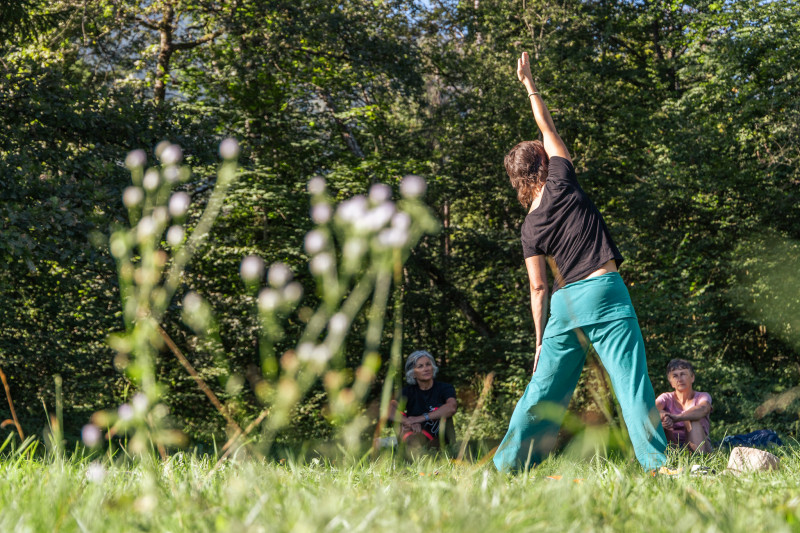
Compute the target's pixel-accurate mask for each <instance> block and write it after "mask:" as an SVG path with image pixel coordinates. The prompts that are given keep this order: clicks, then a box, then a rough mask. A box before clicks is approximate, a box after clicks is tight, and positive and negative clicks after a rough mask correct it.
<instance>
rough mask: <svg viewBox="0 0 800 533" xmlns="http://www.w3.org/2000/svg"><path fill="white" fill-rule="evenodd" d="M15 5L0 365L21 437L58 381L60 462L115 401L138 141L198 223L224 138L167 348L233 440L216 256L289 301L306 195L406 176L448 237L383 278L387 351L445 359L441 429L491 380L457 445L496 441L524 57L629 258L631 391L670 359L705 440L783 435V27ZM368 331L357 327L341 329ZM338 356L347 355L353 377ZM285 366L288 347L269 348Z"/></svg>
mask: <svg viewBox="0 0 800 533" xmlns="http://www.w3.org/2000/svg"><path fill="white" fill-rule="evenodd" d="M15 4H16V3H15V2H5V1H0V53H2V56H0V80H2V81H0V258H2V261H3V263H4V268H3V270H2V271H0V323H2V325H3V327H2V330H0V368H2V369H3V371H4V372H5V373H6V375H7V376H8V377H9V384H10V389H11V393H12V395H13V398H14V401H15V402H16V407H17V411H18V414H19V415H20V418H21V420H22V423H23V426H24V427H25V428H26V431H27V432H28V433H37V432H40V430H41V429H42V427H43V426H44V425H45V421H46V416H45V412H44V409H45V408H43V403H44V405H45V406H46V409H47V411H48V412H50V411H53V410H54V409H55V402H56V399H55V397H54V391H55V386H54V381H53V379H54V376H55V375H60V376H61V377H62V378H63V383H64V397H63V404H64V406H65V411H64V412H65V431H66V434H67V436H69V437H75V436H77V434H78V432H79V431H80V428H81V426H82V425H83V424H84V423H86V421H87V420H88V418H89V416H90V415H91V413H93V412H94V411H96V410H99V409H103V408H111V407H115V406H116V405H119V403H121V402H122V401H124V399H125V398H126V397H128V396H130V383H129V382H128V378H127V377H126V376H125V375H124V374H122V373H120V371H119V370H118V369H116V368H115V366H114V357H115V352H114V350H112V349H111V348H109V347H108V345H107V342H106V341H107V337H108V335H109V334H110V333H112V332H115V331H119V330H121V329H123V327H124V325H123V318H122V309H121V303H120V295H119V290H118V282H117V278H116V272H115V268H114V262H113V260H112V258H111V256H110V254H109V252H108V242H107V236H108V235H109V234H110V232H111V231H112V229H113V228H114V227H115V226H116V225H118V224H120V223H122V221H123V219H124V217H125V209H124V208H123V206H122V203H121V196H122V191H123V189H124V187H126V186H127V185H128V184H129V180H130V176H129V173H128V172H127V171H126V169H124V168H122V167H121V162H122V161H123V160H124V159H125V155H126V154H127V152H128V151H130V150H133V149H136V148H145V149H148V150H149V153H152V149H153V148H154V147H155V145H156V144H157V143H158V142H159V141H161V140H163V139H169V140H170V141H172V142H175V143H177V144H180V145H181V146H182V147H183V148H184V151H185V156H186V157H185V160H186V163H187V164H188V165H190V166H191V167H192V170H193V175H192V177H191V178H190V180H189V181H188V182H187V183H186V184H184V185H182V187H183V188H184V190H185V191H186V192H187V193H189V194H190V196H191V197H192V200H193V211H192V216H193V217H194V218H193V219H192V220H193V221H195V222H196V220H197V217H198V216H199V213H200V211H201V208H202V206H203V205H204V203H205V201H206V200H207V198H208V195H209V191H210V189H211V185H213V182H214V179H215V176H216V172H215V166H216V165H217V162H218V157H217V154H216V153H215V150H216V145H217V143H218V142H219V141H220V140H221V139H223V138H225V137H228V136H232V137H235V138H237V139H239V140H240V142H241V145H242V156H241V157H240V163H241V164H242V172H241V175H240V177H239V179H238V181H237V184H236V185H235V186H234V188H233V189H232V190H231V192H230V194H229V196H228V198H227V199H226V203H225V205H224V207H223V211H222V216H221V217H220V218H219V220H218V221H217V224H216V226H215V229H214V230H213V232H212V234H211V236H210V238H209V239H208V241H207V242H206V245H205V247H204V249H203V250H201V252H200V254H199V256H198V257H197V258H196V260H195V261H194V262H193V264H192V265H191V267H190V269H189V271H188V272H187V274H186V276H185V278H184V280H183V285H182V286H181V287H180V289H179V295H178V296H179V297H178V298H176V300H175V302H174V303H173V305H172V306H171V307H170V309H169V310H168V311H167V315H166V318H165V320H164V323H163V324H162V325H163V327H164V329H165V330H166V331H168V332H169V334H170V335H171V336H172V337H173V338H174V339H175V341H176V342H177V343H178V345H179V346H180V347H181V348H182V350H183V352H184V353H186V354H187V357H188V358H189V359H190V360H191V361H192V364H193V365H194V366H195V368H197V369H198V371H199V372H200V373H201V375H203V376H205V377H206V378H209V383H211V384H212V385H213V386H214V387H216V388H217V389H218V390H217V391H216V392H217V394H218V395H219V396H220V397H221V398H222V399H223V401H226V402H230V405H231V409H232V410H233V411H234V415H235V417H236V418H237V419H238V420H239V421H240V423H242V424H243V425H244V423H245V422H248V421H250V420H252V419H253V418H254V417H255V416H256V415H257V413H258V409H259V402H258V398H257V395H256V394H255V392H254V387H255V385H254V384H255V383H256V382H257V379H255V378H254V377H253V376H254V375H257V374H258V373H259V368H258V365H259V356H258V346H257V345H256V342H255V339H256V338H257V333H256V328H257V321H256V317H255V316H254V315H253V313H252V307H253V302H252V298H251V295H250V294H249V292H248V290H247V288H246V287H245V285H244V284H243V283H242V281H241V279H240V277H239V273H238V271H239V265H240V261H241V259H242V258H243V257H244V256H246V255H248V254H258V255H260V256H261V257H263V258H264V259H265V261H267V262H268V263H271V262H274V261H282V262H284V263H285V264H287V265H289V266H290V267H291V268H292V270H293V271H294V273H295V277H296V278H297V279H298V281H300V282H301V283H302V284H303V285H304V286H305V289H306V293H309V294H311V295H312V300H313V297H314V283H313V280H312V276H311V275H310V274H308V272H307V270H308V269H307V266H306V263H307V260H308V257H307V255H306V254H305V252H304V251H303V238H304V235H305V233H306V232H307V231H308V230H309V229H310V228H311V227H312V223H311V221H310V220H309V216H308V212H309V207H310V205H309V199H308V195H307V193H306V192H305V187H306V183H307V182H308V180H309V179H310V178H311V177H313V176H315V175H320V174H321V175H324V176H325V177H326V179H327V182H328V184H329V188H330V189H331V193H332V195H333V196H334V197H335V198H336V199H338V200H341V199H344V198H347V197H349V196H351V195H353V194H358V193H365V192H366V191H367V190H368V188H369V186H370V185H371V184H373V183H376V182H383V183H387V184H389V185H391V186H392V187H393V188H394V189H395V190H396V189H397V184H398V183H399V180H400V178H401V177H402V176H403V175H406V174H410V173H414V174H419V175H422V176H424V177H426V179H427V180H428V192H427V195H426V202H427V203H428V205H429V206H430V207H431V208H432V209H433V210H434V212H435V213H436V214H437V216H438V217H439V219H440V220H441V221H442V226H443V229H442V231H441V232H439V233H438V234H437V235H435V236H433V237H429V238H427V239H425V240H424V241H423V242H422V243H421V244H420V245H419V246H418V247H417V248H416V249H415V251H414V252H413V253H412V255H411V257H410V258H409V260H408V262H407V263H406V265H405V268H404V269H403V272H402V275H403V282H402V292H398V293H396V294H401V295H402V300H403V305H404V307H403V323H404V326H405V329H404V333H403V342H404V347H403V350H404V352H405V353H408V352H410V351H411V350H413V349H417V348H426V349H429V350H430V351H431V352H432V353H434V354H435V355H436V356H437V357H438V358H439V359H440V360H441V366H442V375H441V377H442V378H443V379H445V380H447V381H451V382H453V383H454V384H455V385H456V386H457V388H458V390H459V394H460V399H461V405H462V407H463V409H462V413H461V414H460V415H459V416H460V417H461V420H462V421H463V420H465V419H466V418H467V417H466V416H464V414H463V413H465V412H466V413H469V412H470V410H471V408H472V407H473V406H474V405H475V401H476V399H477V395H478V392H479V391H480V386H481V384H482V382H483V377H484V376H485V375H487V374H488V373H489V372H491V371H494V372H495V373H496V379H495V386H494V389H493V392H492V395H491V398H490V399H489V402H488V404H487V406H486V411H485V413H484V416H483V417H482V418H481V419H480V422H479V425H478V430H479V431H478V433H477V434H476V436H479V437H486V438H497V437H499V436H501V434H502V431H503V430H504V429H505V423H506V420H507V416H508V413H509V410H510V408H511V406H513V403H514V402H515V401H516V398H517V397H518V396H519V394H521V392H522V390H523V389H524V386H525V384H526V382H527V376H528V373H529V368H530V364H531V357H532V350H531V346H532V344H533V328H532V323H531V319H530V312H529V311H528V309H529V303H528V292H527V278H526V274H525V271H524V266H523V263H522V257H521V249H520V245H519V240H518V235H519V226H520V224H521V222H522V219H523V216H524V210H523V208H522V207H520V206H519V205H518V204H516V200H515V197H514V194H513V191H512V190H511V188H510V187H509V186H508V184H507V178H506V177H505V175H504V170H503V167H502V164H501V162H502V158H503V155H504V154H505V153H506V152H507V150H508V149H509V148H510V147H512V146H513V145H514V144H515V143H516V142H518V141H520V140H522V139H529V138H533V137H535V136H536V135H537V132H536V128H535V124H534V122H533V120H532V118H531V116H530V112H529V109H528V108H527V105H528V104H527V102H526V100H525V94H524V90H523V89H522V88H521V87H520V86H519V84H518V82H517V81H516V78H515V76H514V73H513V66H514V61H515V58H516V56H517V55H518V54H519V53H520V52H521V51H523V50H528V51H530V52H531V55H532V58H533V67H534V76H535V77H536V80H537V83H538V84H539V85H540V87H541V89H542V91H543V93H544V96H545V100H546V101H547V103H548V105H549V106H550V108H551V110H552V113H553V116H554V120H555V122H556V125H557V126H558V128H559V130H560V132H561V134H562V136H563V138H564V139H565V141H566V143H567V145H568V147H569V148H570V150H571V152H572V154H573V156H574V160H575V164H576V169H577V171H578V174H579V176H578V177H579V180H580V181H581V183H582V184H583V186H584V188H585V189H586V190H587V192H588V193H589V194H590V196H591V197H592V198H593V200H594V201H595V203H596V204H597V205H598V207H599V208H600V210H601V211H602V212H603V213H604V216H605V218H606V221H607V222H608V224H609V225H610V227H611V230H612V233H613V234H614V236H615V239H616V241H617V242H618V244H619V245H620V248H621V250H622V252H623V255H625V257H626V261H625V263H624V265H623V267H622V270H621V272H622V274H623V277H624V278H625V279H626V281H627V282H628V284H629V286H630V289H631V294H632V297H633V300H634V303H635V305H636V308H637V313H638V315H639V321H640V324H641V326H642V329H643V332H644V335H645V339H646V342H647V349H648V356H649V363H650V374H651V378H652V380H653V383H654V385H655V387H656V389H657V390H663V389H665V388H666V386H667V384H666V379H665V378H664V376H663V371H662V369H664V367H665V365H666V362H667V361H668V360H669V359H670V358H672V357H683V358H687V359H689V360H691V361H693V362H694V363H695V365H696V366H697V368H698V371H699V374H698V380H697V383H696V386H697V388H698V389H699V390H705V391H709V392H710V393H711V394H712V396H713V397H714V403H715V411H714V414H713V415H712V418H713V421H714V423H715V425H714V433H713V436H715V437H721V436H722V434H724V433H725V432H729V433H730V432H744V431H749V430H752V429H757V428H759V427H772V428H775V429H778V430H779V431H780V432H781V433H782V434H783V435H784V436H787V435H790V434H792V435H795V436H796V435H797V421H798V404H797V402H796V400H793V399H794V398H797V397H798V396H800V394H794V393H795V392H796V391H797V390H798V389H794V387H796V386H797V385H798V381H799V380H800V366H799V365H800V333H798V322H797V316H798V311H799V310H800V281H798V278H797V272H798V269H797V268H796V267H797V263H798V261H797V253H796V250H797V239H798V238H800V202H798V193H799V192H800V174H799V173H798V163H800V94H798V93H799V92H800V85H798V84H797V79H798V75H800V72H798V62H797V61H796V59H795V58H796V57H797V56H798V52H800V51H799V50H798V47H800V44H798V43H800V8H798V6H797V5H796V3H794V2H789V1H774V2H757V1H737V2H713V1H707V0H697V1H688V2H667V1H654V2H625V1H599V0H598V1H578V0H567V1H565V2H562V3H559V4H553V3H549V2H544V1H539V0H533V1H526V2H522V1H514V2H508V1H505V0H480V1H470V2H457V1H455V0H437V1H426V2H416V1H414V0H386V1H382V2H366V1H361V0H350V1H345V2H339V3H335V4H329V3H326V2H317V1H311V0H307V1H306V0H302V1H301V0H295V1H284V0H251V1H248V2H226V3H222V4H220V5H222V6H223V7H219V8H218V6H217V3H216V2H210V1H188V0H153V1H147V2H141V1H135V0H115V1H112V0H101V1H98V2H89V3H87V2H78V1H77V0H57V1H55V2H41V1H38V0H27V1H26V2H23V3H22V4H24V5H25V7H26V9H25V10H19V9H12V7H13V6H14V5H15ZM22 4H20V5H22ZM9 6H12V7H9ZM151 159H153V158H152V156H151ZM188 290H196V291H197V292H198V293H200V294H202V295H203V296H204V297H205V298H207V299H208V300H209V302H210V303H211V304H212V306H213V307H214V309H215V310H216V315H217V321H218V323H219V332H220V339H221V341H222V343H223V346H224V352H225V365H224V366H221V365H219V364H218V361H217V360H216V359H215V356H214V354H212V353H211V352H210V351H209V350H207V349H205V348H204V345H203V343H202V342H201V341H200V340H198V339H197V338H196V337H195V336H194V334H193V332H192V331H191V330H190V329H189V328H187V327H186V326H184V325H183V324H182V322H181V319H180V312H181V305H180V296H182V295H183V294H185V292H187V291H188ZM312 304H313V301H311V302H310V303H309V305H312ZM301 318H302V313H300V315H299V317H293V318H291V319H290V322H289V324H288V328H289V329H288V332H289V333H291V332H295V333H298V332H299V331H300V330H301V328H302V319H301ZM365 324H366V320H365V319H364V318H361V319H359V320H356V321H355V322H354V324H353V326H352V327H353V330H354V332H356V333H359V334H360V333H362V332H363V331H362V330H363V329H364V328H365ZM386 324H387V325H386V335H385V336H384V338H383V340H382V341H381V342H382V344H381V355H382V356H383V357H384V358H385V360H388V357H389V346H390V344H391V339H392V329H391V328H392V327H393V326H392V324H391V321H387V322H386ZM361 337H362V336H361V335H354V336H353V340H352V341H350V342H349V344H348V346H347V351H346V358H345V359H346V363H347V365H349V366H350V367H353V366H355V365H356V364H358V362H359V361H360V360H361V357H362V352H363V350H364V348H363V345H362V344H361V343H360V341H359V340H358V339H360V338H361ZM295 343H296V339H293V338H291V334H289V335H287V338H286V339H285V345H281V346H279V348H280V349H287V348H289V347H292V346H294V345H295ZM157 368H158V374H159V375H158V377H159V380H160V381H161V382H163V383H164V384H165V385H167V387H168V390H167V392H166V398H165V399H166V402H167V403H168V404H169V405H170V406H171V409H172V413H173V416H174V418H175V420H174V422H175V424H177V425H179V426H180V427H181V428H183V429H184V430H185V431H186V432H187V433H189V434H190V436H192V437H193V438H195V439H197V440H199V441H206V442H207V441H208V440H209V439H210V437H211V436H215V437H219V436H221V435H222V432H223V429H224V426H223V424H224V420H223V419H222V418H221V417H219V416H218V415H217V413H216V412H215V411H214V409H213V407H212V406H211V405H210V404H209V403H208V402H207V401H206V399H205V397H204V396H203V395H202V393H201V392H199V390H198V389H197V387H196V385H195V382H194V381H193V380H192V379H191V378H190V377H189V376H188V375H187V374H186V372H185V371H184V369H183V368H182V367H181V366H180V365H179V364H178V363H177V361H175V360H174V358H173V357H172V355H171V354H170V353H169V352H167V351H164V352H163V353H162V354H161V357H160V358H159V360H158V366H157ZM254 372H255V374H254ZM221 373H224V374H226V375H236V376H238V377H240V378H241V380H242V382H243V383H244V385H245V386H244V388H243V389H242V390H241V392H236V391H234V392H236V393H235V394H234V392H232V391H231V390H227V391H226V389H225V388H224V387H223V386H222V385H221V384H222V383H224V380H215V379H213V378H215V377H219V376H220V374H221ZM382 377H383V376H382V375H380V376H379V380H378V383H379V382H380V380H381V379H382ZM600 379H601V378H598V375H597V374H596V373H594V372H587V373H586V375H585V376H584V379H583V381H582V382H581V388H580V390H579V392H578V394H577V395H576V397H575V401H574V408H575V410H576V411H577V412H579V413H586V415H585V418H586V419H587V420H592V419H593V418H592V416H591V414H592V412H596V411H598V406H597V405H595V401H594V400H593V399H592V398H593V395H592V394H589V392H588V391H589V390H590V389H599V388H601V387H600ZM376 391H377V387H376ZM781 393H784V396H783V397H782V401H775V402H772V403H770V404H769V405H773V404H774V405H775V406H776V407H778V409H777V410H773V411H771V412H768V411H770V410H768V409H762V410H761V411H759V415H764V417H762V418H757V417H756V410H757V408H758V407H759V406H760V405H761V404H762V403H764V402H765V401H766V400H768V399H769V398H771V397H773V396H774V395H776V394H781ZM324 396H325V391H324V390H323V388H322V387H321V386H320V387H318V388H316V389H314V390H312V391H311V394H310V396H309V399H308V400H307V401H306V402H305V403H304V404H303V405H302V406H301V408H300V409H299V411H298V412H297V413H296V414H297V423H296V424H295V425H294V430H295V433H293V434H287V435H286V437H285V438H286V439H303V438H312V437H313V438H320V437H325V436H327V435H329V434H330V424H329V422H328V420H326V418H325V416H324V413H323V410H322V409H321V405H323V404H324V402H325V400H324ZM793 401H794V403H792V402H793ZM6 418H10V417H9V416H8V412H7V408H6V404H5V402H0V419H2V420H5V419H6ZM595 418H596V417H595ZM459 423H461V421H459ZM10 430H12V427H10V426H9V427H6V428H4V429H2V430H0V432H2V433H0V435H5V434H6V432H7V431H10ZM276 475H277V474H276ZM626 490H627V489H626Z"/></svg>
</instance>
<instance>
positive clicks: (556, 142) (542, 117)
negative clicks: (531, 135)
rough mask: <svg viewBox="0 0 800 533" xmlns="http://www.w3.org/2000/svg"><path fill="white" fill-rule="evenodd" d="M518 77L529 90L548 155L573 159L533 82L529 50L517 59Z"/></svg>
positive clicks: (534, 116)
mask: <svg viewBox="0 0 800 533" xmlns="http://www.w3.org/2000/svg"><path fill="white" fill-rule="evenodd" d="M517 78H519V81H521V82H522V84H523V85H524V86H525V89H526V90H527V91H528V100H530V101H531V109H532V110H533V118H534V119H535V120H536V125H537V126H539V131H541V132H542V144H544V149H545V151H546V152H547V157H553V156H559V157H563V158H564V159H568V160H569V161H572V158H571V157H570V156H569V151H568V150H567V147H566V145H565V144H564V141H562V140H561V136H560V135H559V134H558V131H556V126H555V124H553V117H551V116H550V111H549V110H548V109H547V106H546V105H545V103H544V100H543V99H542V95H541V94H539V91H538V90H537V89H536V84H535V83H533V76H532V75H531V63H530V60H529V59H528V52H522V56H521V57H520V58H519V59H517Z"/></svg>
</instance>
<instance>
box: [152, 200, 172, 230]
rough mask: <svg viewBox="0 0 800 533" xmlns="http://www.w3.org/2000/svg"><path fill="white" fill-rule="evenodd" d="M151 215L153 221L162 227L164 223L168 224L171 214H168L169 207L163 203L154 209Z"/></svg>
mask: <svg viewBox="0 0 800 533" xmlns="http://www.w3.org/2000/svg"><path fill="white" fill-rule="evenodd" d="M151 216H152V217H153V221H154V222H155V223H156V224H157V225H158V226H161V227H162V228H163V227H164V224H166V223H167V221H168V220H169V215H168V214H167V208H166V207H164V206H163V205H160V206H158V207H156V208H155V209H153V214H152V215H151Z"/></svg>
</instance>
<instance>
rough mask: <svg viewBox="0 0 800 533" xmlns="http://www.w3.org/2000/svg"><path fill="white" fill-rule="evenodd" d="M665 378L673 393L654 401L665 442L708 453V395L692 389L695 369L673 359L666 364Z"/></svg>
mask: <svg viewBox="0 0 800 533" xmlns="http://www.w3.org/2000/svg"><path fill="white" fill-rule="evenodd" d="M667 379H668V380H669V384H670V385H672V388H673V389H675V390H674V391H672V392H665V393H664V394H662V395H661V396H659V397H658V398H656V407H657V408H658V412H659V413H660V414H661V425H663V426H664V433H666V435H667V440H668V441H669V442H671V443H673V444H677V445H678V446H688V447H689V449H691V450H692V451H698V450H699V451H700V452H703V453H708V452H710V451H711V444H710V443H709V440H708V433H709V431H710V429H711V421H710V420H709V414H711V395H710V394H708V393H707V392H700V391H696V390H694V389H693V388H692V385H693V384H694V368H693V367H692V364H691V363H690V362H688V361H684V360H683V359H673V360H672V361H670V362H669V363H668V364H667Z"/></svg>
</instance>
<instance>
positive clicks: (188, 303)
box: [183, 291, 203, 313]
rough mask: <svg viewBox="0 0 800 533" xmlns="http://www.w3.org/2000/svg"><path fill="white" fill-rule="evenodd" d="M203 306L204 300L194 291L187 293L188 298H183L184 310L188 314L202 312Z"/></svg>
mask: <svg viewBox="0 0 800 533" xmlns="http://www.w3.org/2000/svg"><path fill="white" fill-rule="evenodd" d="M202 305H203V298H202V297H201V296H200V295H199V294H197V293H196V292H194V291H190V292H187V293H186V296H184V297H183V309H184V310H185V311H186V312H187V313H196V312H198V311H200V307H202Z"/></svg>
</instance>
